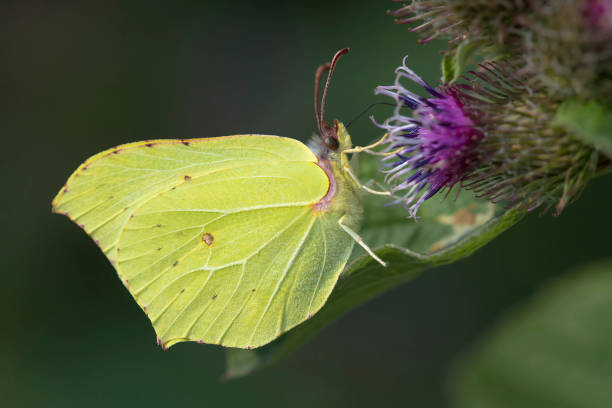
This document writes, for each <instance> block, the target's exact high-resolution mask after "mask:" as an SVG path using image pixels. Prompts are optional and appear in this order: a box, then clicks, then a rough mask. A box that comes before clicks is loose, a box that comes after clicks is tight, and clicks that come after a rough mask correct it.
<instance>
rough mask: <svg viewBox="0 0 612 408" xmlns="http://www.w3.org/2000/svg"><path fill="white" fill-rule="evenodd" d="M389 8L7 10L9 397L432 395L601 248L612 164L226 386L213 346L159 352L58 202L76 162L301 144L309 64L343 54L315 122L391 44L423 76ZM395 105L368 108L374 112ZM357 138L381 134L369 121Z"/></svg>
mask: <svg viewBox="0 0 612 408" xmlns="http://www.w3.org/2000/svg"><path fill="white" fill-rule="evenodd" d="M393 6H394V4H393V3H391V2H389V1H383V0H381V1H373V0H369V1H368V0H364V1H350V2H349V1H304V2H297V1H291V2H279V3H276V2H262V1H260V2H252V3H249V2H240V1H233V2H224V1H220V2H214V3H213V2H191V3H181V2H167V3H166V4H158V3H157V2H142V3H139V2H134V1H132V2H120V1H100V2H93V3H89V4H87V5H85V4H82V3H81V2H75V3H74V4H68V3H64V2H45V1H13V2H3V6H0V7H1V8H0V32H1V35H0V85H1V86H0V95H1V96H0V98H2V99H4V101H3V102H4V103H3V104H2V106H3V108H2V110H1V112H2V113H0V119H1V120H0V132H1V133H0V134H1V135H2V140H3V144H2V161H1V164H0V165H1V166H2V173H1V174H2V188H3V194H2V197H3V198H2V220H3V221H2V226H3V234H2V237H3V238H2V245H1V251H2V254H1V257H0V259H2V265H3V268H2V283H1V284H0V285H1V291H2V293H1V297H0V302H1V303H0V306H1V309H0V310H1V311H2V320H1V321H0V323H1V325H2V326H1V327H2V328H1V329H0V350H1V351H0V353H1V354H0V400H1V401H2V405H3V406H7V407H8V406H11V407H12V406H18V407H29V406H41V407H66V406H79V407H81V406H82V407H85V406H86V407H98V406H99V407H108V406H128V404H129V405H131V406H147V407H158V406H160V407H161V406H176V407H180V406H247V405H248V406H250V407H256V406H262V407H286V406H294V407H307V406H320V407H323V406H330V407H331V406H334V407H341V406H347V407H349V406H350V407H354V406H398V405H405V406H415V407H442V406H445V381H446V377H445V376H446V371H447V369H448V367H449V366H450V364H452V361H453V359H454V358H455V357H456V356H457V355H458V354H459V353H460V352H461V351H463V350H465V349H467V347H469V345H470V344H471V343H472V341H473V340H474V339H476V338H477V336H478V335H479V334H481V333H482V332H483V330H484V329H485V328H486V327H487V326H488V325H489V324H490V323H492V322H493V321H494V320H495V319H496V318H497V317H499V316H500V314H502V313H503V312H504V311H506V310H508V309H509V308H511V307H512V305H514V304H515V303H516V302H517V301H519V300H520V299H523V298H525V297H526V296H529V295H530V294H531V293H533V292H534V291H536V290H537V289H538V287H540V286H541V284H542V283H543V282H545V281H546V280H547V279H548V278H550V277H552V276H556V275H558V274H560V273H561V272H563V271H564V270H566V269H568V268H569V267H572V266H574V265H578V264H580V263H582V262H584V261H587V260H589V259H593V258H599V257H603V256H606V255H610V253H611V251H610V249H611V245H610V238H609V237H610V231H612V217H610V216H609V211H610V209H611V208H612V194H611V193H610V189H611V188H612V177H606V178H602V179H600V180H597V181H595V182H593V183H592V185H590V186H589V188H588V189H587V190H586V191H585V193H584V194H583V197H582V198H581V200H580V201H579V202H577V203H576V204H574V205H572V206H570V207H569V208H568V209H567V210H566V212H565V213H564V214H563V216H562V217H560V218H553V217H552V216H550V215H546V216H543V217H540V216H538V214H531V215H530V216H529V217H527V219H526V220H525V221H524V222H522V223H521V224H519V225H518V226H516V227H515V228H513V229H512V230H510V231H508V232H507V233H505V234H504V235H502V236H501V237H500V238H498V239H497V240H495V241H494V242H492V243H491V244H489V245H488V246H487V247H485V248H484V249H482V250H481V251H480V252H478V253H477V254H476V255H474V256H472V257H471V258H469V259H467V260H465V261H461V262H458V263H457V264H454V265H450V266H447V267H444V268H441V269H439V270H435V271H430V272H428V273H426V274H425V275H423V276H422V277H421V278H419V279H417V280H416V281H414V282H413V283H411V284H407V285H405V286H403V287H401V288H399V289H396V290H394V291H392V292H391V293H388V294H386V295H384V296H382V297H380V298H378V299H376V300H375V301H373V302H371V303H369V304H367V305H365V306H364V307H362V308H360V309H358V310H356V311H354V312H353V313H351V314H349V315H348V316H346V317H345V318H343V319H342V320H341V321H339V322H337V323H336V324H334V325H333V326H332V327H330V328H328V329H326V330H325V331H324V332H322V333H321V335H319V336H318V337H316V338H315V339H314V340H313V341H312V342H310V343H309V344H308V345H307V346H306V347H305V348H304V349H302V350H301V351H300V352H298V353H297V354H295V355H294V356H292V357H291V358H290V359H288V360H286V361H285V362H283V363H282V364H279V365H277V366H275V367H272V368H269V369H267V370H265V371H263V372H261V373H259V374H257V375H254V376H251V377H248V378H246V379H242V380H238V381H234V382H229V383H222V382H220V381H219V375H220V374H221V372H222V371H223V368H224V355H223V351H222V350H221V349H220V348H217V347H213V346H202V345H197V344H180V345H178V346H176V347H174V348H172V349H171V350H169V351H167V352H163V351H162V350H161V349H160V348H159V347H158V346H157V345H156V343H155V335H154V333H153V329H152V328H151V326H150V323H149V322H148V320H147V319H146V317H145V316H144V314H143V313H142V312H141V311H140V310H139V308H138V306H137V305H136V303H135V302H133V301H132V299H131V298H130V296H129V294H128V293H127V291H126V290H125V289H124V287H123V285H122V284H121V282H120V281H119V279H117V278H116V277H115V272H114V270H113V268H112V267H111V265H110V264H109V263H108V262H107V261H106V259H105V258H104V256H103V255H102V253H101V252H100V251H99V250H98V249H97V247H96V246H95V245H94V244H93V242H91V241H90V240H89V238H87V237H86V236H85V234H84V233H83V232H82V231H81V230H80V229H79V228H78V227H77V226H76V225H73V224H72V223H71V222H69V221H68V219H66V218H65V217H61V216H58V215H52V214H51V212H50V209H51V205H50V202H51V199H52V198H53V196H54V195H55V193H56V192H57V191H58V190H59V188H60V187H61V186H62V184H63V183H64V181H65V180H66V178H67V177H68V176H69V175H70V173H71V172H72V171H73V170H74V169H75V168H76V167H77V166H78V164H79V163H80V162H82V161H83V160H84V159H86V158H87V157H88V156H90V155H92V154H94V153H96V152H98V151H100V150H103V149H105V148H108V147H111V146H113V145H117V144H120V143H125V142H130V141H136V140H141V139H151V138H166V137H177V138H178V137H180V138H191V137H203V136H216V135H227V134H235V133H246V132H257V133H269V134H278V135H283V136H289V137H295V138H300V139H307V138H308V137H309V136H310V135H311V134H312V132H313V131H314V130H315V124H314V120H313V112H312V87H313V83H312V81H313V74H314V70H315V69H316V67H317V65H318V64H320V63H322V62H324V61H327V60H328V59H329V58H330V57H331V55H332V54H333V53H334V52H335V51H336V50H337V49H339V48H341V47H345V46H350V47H351V53H350V54H349V55H348V56H346V57H345V58H344V59H343V60H342V61H341V63H340V65H339V66H338V69H337V72H336V76H335V78H334V81H333V84H332V87H331V90H330V96H329V100H328V106H327V112H328V117H329V118H330V119H332V118H333V117H338V118H341V119H343V120H344V121H348V120H350V119H351V118H352V117H353V116H354V115H355V114H356V113H358V112H359V111H360V110H361V109H363V108H364V107H365V106H367V105H368V104H369V103H371V102H373V101H375V100H384V99H381V98H375V97H374V96H373V92H372V91H373V88H374V87H375V86H376V85H378V84H390V83H391V82H392V81H393V77H394V75H393V70H394V68H395V67H396V66H397V65H398V64H399V62H400V59H401V57H402V56H404V55H406V54H408V55H409V63H410V65H411V67H413V68H414V69H415V71H417V72H419V73H421V74H422V75H423V76H424V77H425V78H426V79H428V80H430V81H431V82H435V81H436V80H437V78H438V77H439V75H440V73H439V68H438V66H439V64H438V61H439V51H440V50H441V49H442V48H443V47H444V44H439V43H438V44H436V43H434V44H430V45H427V46H419V45H417V44H416V36H415V35H414V34H410V33H408V30H407V28H406V27H404V26H397V25H394V24H393V23H392V20H391V18H389V17H388V16H386V15H385V11H386V9H387V8H390V7H393ZM390 109H391V108H388V107H384V106H383V107H377V108H376V109H375V110H374V113H375V114H376V116H377V117H378V118H379V119H380V120H382V119H384V117H385V115H387V114H389V112H390ZM351 133H352V134H353V137H354V139H355V140H356V141H357V142H359V143H365V142H367V141H370V140H372V139H374V138H376V137H377V136H378V135H379V134H380V132H379V131H378V130H377V129H376V128H375V127H374V126H373V125H372V124H371V123H370V122H369V121H368V120H367V118H364V119H362V120H360V121H359V122H357V123H356V124H355V125H354V126H353V127H352V128H351Z"/></svg>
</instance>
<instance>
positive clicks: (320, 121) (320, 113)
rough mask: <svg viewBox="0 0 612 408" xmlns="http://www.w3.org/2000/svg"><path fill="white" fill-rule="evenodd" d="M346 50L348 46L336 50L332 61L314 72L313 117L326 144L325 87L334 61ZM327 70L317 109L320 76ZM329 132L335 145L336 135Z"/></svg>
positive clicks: (330, 75) (327, 86) (332, 71)
mask: <svg viewBox="0 0 612 408" xmlns="http://www.w3.org/2000/svg"><path fill="white" fill-rule="evenodd" d="M347 52H349V49H348V48H343V49H341V50H340V51H338V52H336V54H335V55H334V57H333V58H332V61H331V62H326V63H325V64H322V65H320V66H319V68H317V72H316V73H315V117H316V120H317V126H318V128H319V134H320V135H321V137H322V138H323V140H324V142H325V143H326V144H327V142H326V139H327V138H326V137H325V136H326V133H330V132H329V131H327V132H326V130H328V129H329V128H330V126H329V125H327V123H326V122H325V100H326V99H327V89H328V88H329V82H330V80H331V77H332V75H333V73H334V67H335V66H336V63H337V62H338V60H339V59H340V57H342V56H343V55H344V54H346V53H347ZM327 71H329V74H327V80H326V81H325V87H324V88H323V97H322V98H321V106H320V109H319V89H320V88H321V77H322V76H323V74H324V73H325V72H327ZM331 133H334V134H333V135H332V136H331V137H332V138H333V139H335V142H336V143H335V144H336V145H337V141H338V139H337V137H338V135H336V134H335V132H331ZM334 150H335V149H334Z"/></svg>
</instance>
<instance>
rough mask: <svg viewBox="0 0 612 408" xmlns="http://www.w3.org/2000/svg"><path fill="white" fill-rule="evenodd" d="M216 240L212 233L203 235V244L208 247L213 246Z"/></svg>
mask: <svg viewBox="0 0 612 408" xmlns="http://www.w3.org/2000/svg"><path fill="white" fill-rule="evenodd" d="M214 240H215V237H213V236H212V234H211V233H210V232H206V233H204V235H202V242H203V243H205V244H206V245H208V246H211V245H212V243H213V241H214Z"/></svg>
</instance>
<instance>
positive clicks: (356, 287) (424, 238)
mask: <svg viewBox="0 0 612 408" xmlns="http://www.w3.org/2000/svg"><path fill="white" fill-rule="evenodd" d="M377 168H378V165H377V163H376V161H375V160H372V158H371V157H370V156H365V157H363V158H362V162H361V163H360V177H361V179H362V180H368V179H372V178H378V177H376V172H377V170H376V169H377ZM454 197H455V196H454V194H453V193H451V195H450V196H449V197H448V198H447V199H445V200H442V199H432V200H430V201H428V202H426V203H425V204H424V205H423V206H422V207H421V210H420V215H421V219H419V220H418V221H416V222H415V221H414V220H412V219H408V218H407V215H406V212H405V210H403V209H402V208H401V207H400V206H389V207H384V205H385V203H386V202H387V201H386V200H385V199H383V198H381V197H377V196H373V195H367V196H365V197H364V203H363V204H364V208H365V216H366V218H365V221H364V226H363V228H362V230H361V232H360V234H361V235H362V237H363V238H364V240H365V242H366V243H368V244H369V245H370V246H372V247H374V248H376V250H375V252H376V254H377V255H378V256H379V257H381V258H382V259H383V260H384V261H385V262H387V263H388V266H387V267H386V268H383V267H382V266H381V265H379V264H378V263H377V262H375V261H374V260H373V259H372V258H371V257H370V256H368V255H367V254H365V253H364V252H363V251H362V250H360V249H356V251H355V253H354V254H353V256H352V262H351V263H350V265H349V266H348V267H347V268H346V269H345V271H344V272H343V274H342V276H341V277H340V280H339V281H338V283H337V284H336V287H335V288H334V290H333V292H332V294H331V296H330V298H329V299H328V301H327V303H326V304H325V306H323V308H322V309H321V310H320V311H319V312H318V313H317V314H316V315H314V316H313V317H312V318H311V319H310V320H307V321H306V322H304V323H303V324H301V325H299V326H297V327H296V328H294V329H293V330H291V331H290V332H289V333H287V334H286V335H284V336H282V337H281V338H279V339H278V340H276V341H275V342H273V343H271V344H269V345H266V346H264V347H261V348H258V349H255V350H238V349H230V350H228V354H227V371H226V373H225V375H224V377H225V378H237V377H240V376H243V375H246V374H248V373H250V372H252V371H254V370H256V369H259V368H261V367H263V366H266V365H268V364H271V363H274V362H275V361H278V360H280V359H281V358H283V357H285V356H287V355H289V354H290V353H292V352H293V351H295V350H296V349H298V348H299V347H300V346H302V345H303V344H304V343H305V342H306V341H308V340H309V339H310V338H311V337H312V336H314V335H315V334H317V333H318V332H319V331H320V330H321V329H323V328H324V327H325V326H327V325H329V324H330V323H332V322H333V321H335V320H336V319H338V318H340V317H341V316H343V315H344V314H346V313H348V312H349V311H350V310H351V309H353V308H355V307H357V306H360V305H362V304H363V303H365V302H367V301H368V300H370V299H372V298H373V297H375V296H377V295H379V294H381V293H383V292H385V291H387V290H389V289H391V288H393V287H395V286H397V285H400V284H402V283H404V282H408V281H410V280H412V279H414V278H415V277H416V276H418V275H419V274H420V273H421V272H422V271H424V270H426V269H428V268H431V267H434V266H437V265H442V264H446V263H450V262H453V261H455V260H458V259H461V258H464V257H466V256H468V255H470V254H471V253H473V252H474V251H475V250H477V249H478V248H480V247H481V246H483V245H484V244H486V243H487V242H489V241H490V240H491V239H493V238H494V237H495V236H497V235H499V234H500V233H501V232H503V231H504V230H506V229H507V228H509V227H510V226H512V225H514V224H515V223H516V222H517V221H519V220H520V219H521V218H522V216H523V213H520V212H516V211H509V212H505V211H503V210H502V209H501V208H498V207H495V206H494V205H492V204H490V203H489V202H487V201H484V200H479V199H475V198H474V197H473V195H472V194H471V193H470V192H469V191H464V192H462V193H461V194H459V196H458V197H457V199H456V200H454ZM356 248H357V246H356Z"/></svg>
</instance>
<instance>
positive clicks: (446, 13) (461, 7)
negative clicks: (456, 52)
mask: <svg viewBox="0 0 612 408" xmlns="http://www.w3.org/2000/svg"><path fill="white" fill-rule="evenodd" d="M394 1H397V0H394ZM530 3H531V1H522V0H420V1H419V0H413V1H412V2H411V3H410V4H405V5H403V6H402V7H400V8H399V9H397V10H394V11H390V12H389V14H390V15H392V16H393V17H394V18H395V22H396V23H398V24H413V23H414V24H416V23H417V22H420V24H418V25H416V26H415V27H413V28H412V29H411V31H417V32H419V34H420V36H421V40H420V42H421V43H426V42H429V41H431V40H433V39H436V38H446V39H448V40H449V44H450V46H451V47H450V48H451V49H450V51H452V50H453V49H454V48H455V47H456V46H457V45H458V44H459V43H461V42H462V41H463V40H466V39H469V40H471V41H482V42H483V43H484V44H485V45H488V46H497V47H499V48H502V49H503V48H505V47H507V46H508V45H510V44H514V43H516V42H517V40H518V39H519V37H518V36H517V33H516V30H517V29H519V28H520V27H521V26H522V25H523V24H524V22H525V19H524V15H525V14H526V13H528V12H529V11H530V10H531V8H532V6H531V4H530Z"/></svg>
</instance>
